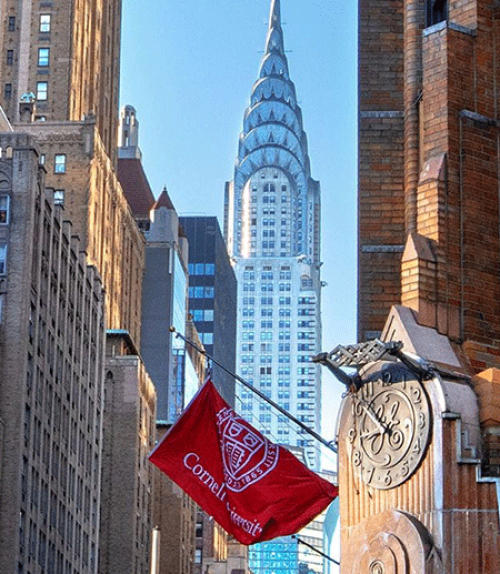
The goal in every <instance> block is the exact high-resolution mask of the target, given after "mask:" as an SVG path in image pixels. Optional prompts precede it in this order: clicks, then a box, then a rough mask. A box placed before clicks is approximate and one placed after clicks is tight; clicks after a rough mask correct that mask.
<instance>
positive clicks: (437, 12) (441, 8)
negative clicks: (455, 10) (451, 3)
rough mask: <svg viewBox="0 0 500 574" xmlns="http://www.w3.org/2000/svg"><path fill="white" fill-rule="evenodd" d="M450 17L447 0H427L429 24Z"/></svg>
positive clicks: (431, 24)
mask: <svg viewBox="0 0 500 574" xmlns="http://www.w3.org/2000/svg"><path fill="white" fill-rule="evenodd" d="M447 18H448V2H447V0H427V26H433V25H434V24H438V23H439V22H443V21H444V20H446V19H447Z"/></svg>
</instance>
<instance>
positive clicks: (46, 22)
mask: <svg viewBox="0 0 500 574" xmlns="http://www.w3.org/2000/svg"><path fill="white" fill-rule="evenodd" d="M40 32H50V14H40Z"/></svg>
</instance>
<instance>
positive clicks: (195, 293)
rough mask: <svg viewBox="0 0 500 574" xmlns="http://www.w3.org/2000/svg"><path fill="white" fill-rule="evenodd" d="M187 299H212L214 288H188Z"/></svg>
mask: <svg viewBox="0 0 500 574" xmlns="http://www.w3.org/2000/svg"><path fill="white" fill-rule="evenodd" d="M189 298H190V299H213V298H214V288H213V287H203V286H200V285H199V286H196V287H189Z"/></svg>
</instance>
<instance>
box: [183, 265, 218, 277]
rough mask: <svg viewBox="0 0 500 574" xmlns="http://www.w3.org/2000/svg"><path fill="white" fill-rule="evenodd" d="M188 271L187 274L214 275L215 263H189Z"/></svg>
mask: <svg viewBox="0 0 500 574" xmlns="http://www.w3.org/2000/svg"><path fill="white" fill-rule="evenodd" d="M188 271H189V275H214V274H215V264H214V263H189V265H188Z"/></svg>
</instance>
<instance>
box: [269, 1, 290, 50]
mask: <svg viewBox="0 0 500 574" xmlns="http://www.w3.org/2000/svg"><path fill="white" fill-rule="evenodd" d="M273 51H274V52H279V53H280V54H281V55H282V56H283V57H284V56H285V45H284V42H283V30H282V29H281V6H280V0H271V12H270V13H269V31H268V32H267V40H266V54H269V53H270V52H273Z"/></svg>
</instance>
